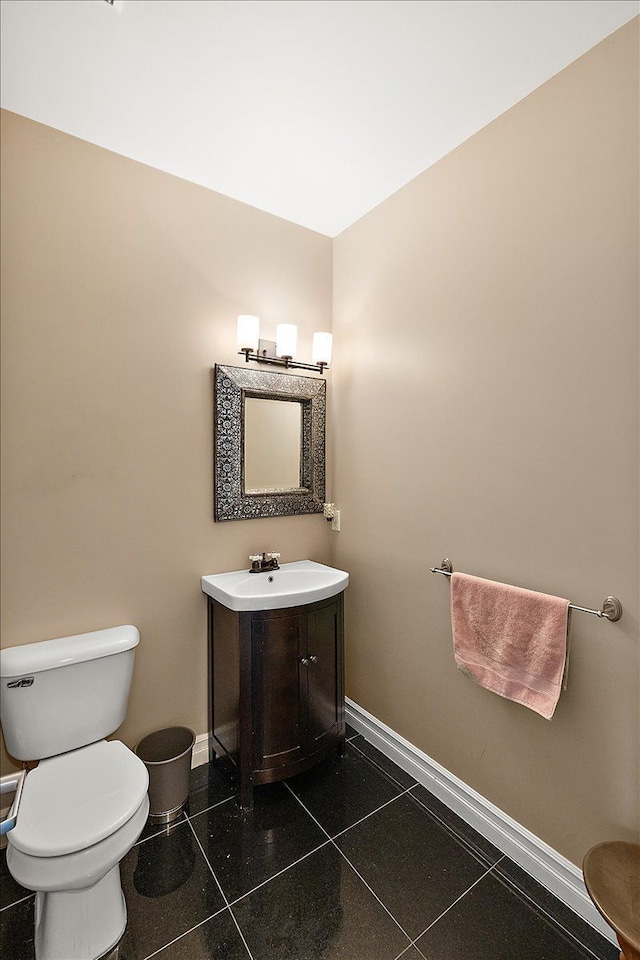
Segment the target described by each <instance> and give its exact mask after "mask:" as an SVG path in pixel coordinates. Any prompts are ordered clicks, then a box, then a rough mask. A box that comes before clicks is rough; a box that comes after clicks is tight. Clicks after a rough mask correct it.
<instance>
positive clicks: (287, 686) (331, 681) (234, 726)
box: [202, 560, 349, 809]
mask: <svg viewBox="0 0 640 960" xmlns="http://www.w3.org/2000/svg"><path fill="white" fill-rule="evenodd" d="M348 582H349V575H348V574H347V573H345V572H344V571H342V570H336V569H334V568H333V567H328V566H325V565H324V564H320V563H315V562H314V561H311V560H301V561H297V562H295V563H285V564H282V566H280V567H278V568H277V569H275V570H272V571H267V572H260V573H250V572H249V571H248V570H242V571H236V572H233V573H224V574H217V575H213V576H208V577H203V578H202V590H203V592H204V593H205V594H206V595H207V606H208V637H209V664H210V677H209V681H210V711H211V718H210V719H211V730H212V744H213V747H214V749H215V752H216V754H217V755H218V756H220V757H222V758H223V762H224V763H225V764H226V765H227V766H229V767H231V770H232V775H233V777H234V779H235V780H236V782H237V785H238V793H239V801H240V805H241V807H242V808H243V809H250V808H251V807H252V805H253V787H254V786H256V785H258V784H264V783H273V782H274V781H277V780H282V779H285V778H286V777H290V776H293V775H294V774H297V773H302V772H303V771H304V770H307V769H309V768H310V767H312V766H313V765H314V764H316V763H318V762H319V761H321V760H323V759H325V757H328V756H330V755H331V754H332V753H334V752H335V751H336V750H337V751H339V752H341V751H342V749H343V746H344V737H345V715H344V613H343V611H344V599H343V598H344V590H345V588H346V587H347V585H348Z"/></svg>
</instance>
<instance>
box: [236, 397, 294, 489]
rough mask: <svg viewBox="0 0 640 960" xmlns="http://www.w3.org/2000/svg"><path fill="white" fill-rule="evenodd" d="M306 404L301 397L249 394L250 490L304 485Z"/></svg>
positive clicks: (246, 452) (246, 449)
mask: <svg viewBox="0 0 640 960" xmlns="http://www.w3.org/2000/svg"><path fill="white" fill-rule="evenodd" d="M301 433H302V407H301V406H300V402H299V401H298V400H266V399H264V398H263V397H245V401H244V486H245V492H246V493H258V492H260V491H265V490H272V491H278V490H294V489H295V488H296V487H299V486H300V439H301Z"/></svg>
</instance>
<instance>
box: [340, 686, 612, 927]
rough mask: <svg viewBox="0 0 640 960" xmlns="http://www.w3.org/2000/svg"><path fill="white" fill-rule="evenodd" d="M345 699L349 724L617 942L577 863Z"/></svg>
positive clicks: (585, 918)
mask: <svg viewBox="0 0 640 960" xmlns="http://www.w3.org/2000/svg"><path fill="white" fill-rule="evenodd" d="M345 703H346V718H347V723H349V724H350V725H351V726H352V727H353V728H354V730H357V731H358V733H361V734H362V736H363V737H364V738H365V739H366V740H368V741H369V743H371V744H372V745H373V746H374V747H377V749H378V750H380V751H381V753H384V755H385V756H386V757H388V758H389V759H390V760H393V761H394V763H397V765H398V766H399V767H401V769H402V770H404V771H405V772H406V773H408V774H410V775H411V776H412V777H414V778H415V779H416V780H417V781H418V783H421V784H422V785H423V786H424V787H426V788H427V790H429V791H430V792H431V793H433V794H434V796H436V797H437V798H438V800H441V801H442V802H443V803H444V804H446V806H448V807H449V808H450V809H451V810H453V811H454V812H455V813H457V814H458V816H459V817H461V818H462V819H463V820H464V821H466V823H468V824H469V825H470V826H472V827H473V828H474V829H475V830H477V831H478V833H480V834H482V836H483V837H486V838H487V840H490V841H491V843H493V844H494V845H495V846H496V847H497V848H498V849H499V850H502V852H503V853H505V854H506V855H507V856H508V857H510V858H511V859H512V860H514V861H515V863H517V864H518V866H520V867H522V869H523V870H525V871H526V872H527V873H528V874H530V875H531V876H532V877H534V878H535V879H536V880H537V881H538V882H539V883H541V884H542V886H543V887H545V888H546V889H547V890H549V891H550V892H551V893H553V894H554V895H555V896H556V897H557V898H558V899H559V900H560V901H561V902H562V903H564V904H566V905H567V906H568V907H569V908H570V909H571V910H573V911H574V913H577V914H578V916H579V917H582V919H583V920H585V921H586V922H587V923H588V924H590V925H591V926H592V927H594V928H595V929H596V930H597V931H598V932H599V933H601V934H602V935H603V936H604V937H606V938H607V940H610V941H611V943H615V944H617V941H616V936H615V933H614V932H613V930H612V929H611V927H609V925H608V924H607V923H606V922H605V921H604V920H603V919H602V917H601V916H600V914H599V913H598V911H597V910H596V908H595V907H594V905H593V903H592V901H591V899H590V897H589V894H588V893H587V890H586V887H585V885H584V881H583V879H582V871H581V870H580V868H579V867H577V866H575V864H573V863H571V862H570V861H569V860H566V859H565V858H564V857H563V856H562V855H561V854H559V853H558V852H557V851H556V850H554V849H553V848H552V847H550V846H548V844H546V843H545V842H544V841H543V840H541V839H540V838H539V837H536V836H535V834H533V833H531V831H529V830H527V829H526V827H523V826H522V825H521V824H519V823H517V822H516V821H515V820H513V819H512V818H511V817H509V816H508V815H507V814H506V813H504V811H502V810H500V809H499V808H498V807H496V806H494V804H492V803H490V801H489V800H487V799H486V798H485V797H483V796H481V795H480V794H479V793H477V792H476V791H475V790H473V789H472V788H471V787H469V786H467V784H466V783H464V782H463V781H462V780H459V779H458V777H456V776H454V774H452V773H450V772H449V771H448V770H446V769H445V768H444V767H442V766H441V765H440V764H439V763H437V762H436V761H435V760H432V759H431V757H428V756H427V754H426V753H423V752H422V750H419V749H418V748H417V747H415V746H414V745H413V744H412V743H409V741H408V740H405V739H404V737H401V736H400V734H398V733H396V732H395V731H394V730H392V729H391V728H390V727H387V726H386V725H385V724H384V723H381V722H380V720H378V719H376V717H374V716H372V715H371V714H370V713H368V712H367V711H366V710H364V709H363V708H362V707H360V706H358V704H357V703H354V702H353V701H352V700H349V699H348V698H346V699H345Z"/></svg>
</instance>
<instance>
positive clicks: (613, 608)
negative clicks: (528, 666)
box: [429, 557, 622, 623]
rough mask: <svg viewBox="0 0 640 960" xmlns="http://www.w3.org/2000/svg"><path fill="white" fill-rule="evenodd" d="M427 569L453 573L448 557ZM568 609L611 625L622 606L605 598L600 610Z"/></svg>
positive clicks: (573, 606)
mask: <svg viewBox="0 0 640 960" xmlns="http://www.w3.org/2000/svg"><path fill="white" fill-rule="evenodd" d="M429 569H430V570H431V573H441V574H442V576H443V577H450V576H451V574H452V573H453V564H452V563H451V560H449V558H448V557H445V559H444V560H443V561H442V563H441V564H440V566H439V567H429ZM569 609H570V610H579V611H580V612H581V613H592V614H593V615H594V617H600V619H601V620H610V621H611V623H615V621H616V620H619V619H620V617H621V616H622V604H621V603H620V601H619V600H618V598H617V597H607V598H606V600H605V601H604V603H603V604H602V608H601V609H600V610H592V609H591V608H590V607H579V606H578V605H577V603H570V604H569Z"/></svg>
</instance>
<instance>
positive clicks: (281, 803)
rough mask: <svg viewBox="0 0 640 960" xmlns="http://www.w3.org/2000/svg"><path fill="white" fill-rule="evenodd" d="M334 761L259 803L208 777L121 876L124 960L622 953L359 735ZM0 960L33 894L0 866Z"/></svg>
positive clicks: (27, 938) (196, 775) (509, 958)
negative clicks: (243, 801)
mask: <svg viewBox="0 0 640 960" xmlns="http://www.w3.org/2000/svg"><path fill="white" fill-rule="evenodd" d="M348 736H349V742H348V744H347V747H346V750H345V754H344V757H343V758H342V759H341V760H338V759H335V760H331V761H327V762H325V763H323V764H321V765H320V766H319V767H317V768H316V769H314V770H312V771H310V772H308V773H306V774H302V775H301V776H299V777H296V778H294V779H292V780H289V781H287V782H286V783H279V784H274V785H273V786H269V787H261V788H258V790H257V791H256V796H255V807H254V810H253V812H252V813H248V814H247V813H245V814H244V815H243V814H241V813H240V811H239V809H238V807H237V805H236V802H235V799H234V796H233V793H232V790H231V788H230V787H229V785H228V784H227V783H226V782H225V780H224V778H223V776H222V774H221V773H220V771H219V769H218V768H217V767H214V768H212V769H209V768H208V767H206V766H205V767H198V768H197V769H196V770H194V771H193V777H192V787H193V789H192V792H191V794H190V797H189V803H188V806H187V809H186V810H185V814H184V816H183V818H182V820H181V821H179V822H178V823H177V824H176V825H175V826H173V827H172V828H171V829H166V828H154V827H150V826H147V827H146V828H145V831H144V833H143V834H142V836H141V838H140V840H139V841H138V843H137V844H136V845H135V847H134V848H133V849H132V850H131V852H130V853H129V854H128V855H127V856H126V857H125V858H124V860H123V861H122V865H121V870H122V883H123V888H124V892H125V896H126V900H127V907H128V917H129V919H128V925H127V930H126V933H125V935H124V938H123V940H122V942H121V944H120V946H119V949H118V957H119V960H143V958H147V957H152V956H153V957H157V958H158V960H205V958H206V960H250V958H253V960H320V958H322V960H333V958H336V960H337V958H341V960H396V958H402V960H425V958H426V960H452V958H454V957H455V958H456V960H457V958H464V960H616V958H617V956H618V952H617V950H616V949H615V948H614V947H613V945H612V944H610V943H608V941H606V940H605V939H604V938H602V937H601V936H600V935H599V934H598V933H596V932H595V931H594V930H593V929H592V928H591V927H589V926H588V925H587V924H585V923H583V922H582V921H581V920H580V919H579V918H577V917H576V916H575V914H573V913H572V912H571V911H570V910H568V909H567V908H566V907H564V906H563V905H562V904H561V903H560V902H559V901H558V900H556V899H555V898H554V897H553V896H551V895H550V894H549V893H548V892H547V891H546V890H544V889H543V888H542V887H541V886H540V885H539V884H537V883H536V882H535V881H534V880H532V879H531V877H529V876H527V874H525V873H524V872H523V871H522V870H520V869H519V868H518V867H517V866H516V865H515V864H514V863H513V862H512V861H510V860H509V859H508V857H505V856H503V855H502V854H501V853H500V851H499V850H497V849H496V848H495V847H494V846H492V844H490V843H489V842H488V841H487V840H485V839H484V838H483V837H481V836H480V835H479V834H477V833H476V832H475V831H474V830H472V829H471V827H469V826H467V825H466V824H465V823H464V822H463V821H462V820H460V819H459V818H458V817H456V816H455V814H453V813H452V812H451V811H450V810H449V809H448V808H447V807H445V806H444V805H443V804H442V803H440V802H439V801H438V800H437V799H436V798H435V797H433V796H432V795H431V794H430V793H429V792H428V791H427V790H425V788H424V787H422V786H420V785H418V784H416V782H415V780H413V779H412V778H411V777H409V776H407V775H406V774H405V773H403V771H401V770H400V769H399V768H398V767H396V766H395V765H394V764H393V763H391V762H390V761H389V760H388V759H387V758H386V757H384V756H383V755H382V754H381V753H379V752H378V751H377V750H375V748H373V747H372V746H371V745H370V744H368V743H367V742H366V741H365V740H363V738H362V737H360V736H358V735H357V734H355V732H354V731H353V730H349V731H348ZM0 875H1V879H2V900H1V901H0V905H1V907H2V913H1V914H0V948H1V951H2V957H3V960H32V958H33V956H34V953H33V895H31V894H30V893H29V892H28V891H26V890H23V889H21V888H20V887H19V886H18V885H17V884H16V883H15V882H14V881H13V880H12V878H11V877H10V876H9V875H8V873H7V869H6V860H5V857H4V853H3V854H2V862H1V868H0Z"/></svg>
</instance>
